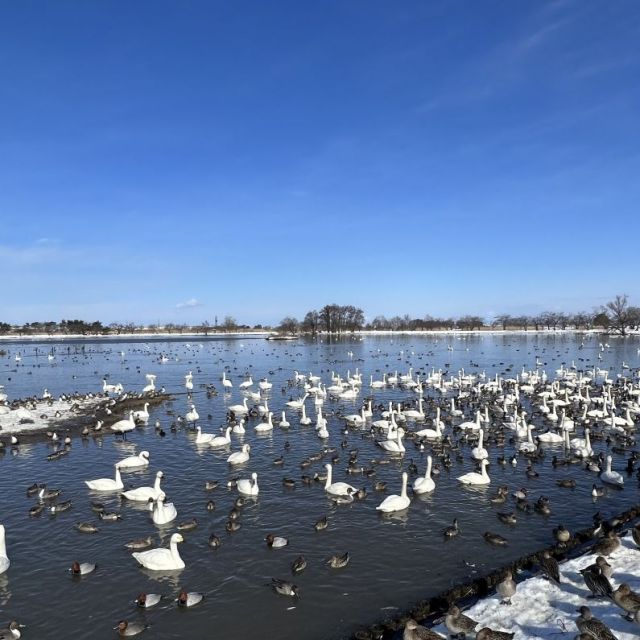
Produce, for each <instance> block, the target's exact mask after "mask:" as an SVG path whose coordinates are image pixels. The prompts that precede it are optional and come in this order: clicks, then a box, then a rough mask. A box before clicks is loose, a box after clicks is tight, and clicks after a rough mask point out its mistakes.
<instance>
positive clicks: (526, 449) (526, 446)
mask: <svg viewBox="0 0 640 640" xmlns="http://www.w3.org/2000/svg"><path fill="white" fill-rule="evenodd" d="M536 449H537V447H536V445H535V443H534V442H533V436H532V435H531V425H527V441H526V442H521V443H520V444H519V445H518V451H520V452H521V453H534V452H535V451H536Z"/></svg>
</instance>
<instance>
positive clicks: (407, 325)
mask: <svg viewBox="0 0 640 640" xmlns="http://www.w3.org/2000/svg"><path fill="white" fill-rule="evenodd" d="M489 327H494V328H501V329H503V330H505V331H506V330H507V329H516V330H517V329H519V330H524V331H526V330H528V329H534V330H536V331H540V330H543V329H546V330H557V329H569V328H571V329H577V330H588V329H601V330H603V331H610V332H613V333H620V334H622V335H626V333H627V332H628V331H629V330H638V329H640V307H633V306H631V305H630V304H629V300H628V296H626V295H618V296H616V297H615V298H614V299H613V300H612V301H610V302H608V303H607V304H606V305H604V306H602V307H600V308H597V309H594V310H593V311H591V312H589V311H579V312H577V313H564V312H562V311H543V312H542V313H538V314H535V315H510V314H507V313H501V314H499V315H497V316H496V317H495V318H494V319H493V320H492V321H491V322H487V321H486V320H485V319H484V318H482V317H481V316H476V315H464V316H461V317H459V318H434V317H433V316H430V315H427V316H425V317H424V318H412V317H411V316H409V315H408V314H405V315H403V316H392V317H390V318H387V317H386V316H383V315H379V316H376V317H375V318H373V320H371V321H370V322H366V321H365V317H364V312H363V311H362V309H358V308H356V307H354V306H351V305H347V306H341V305H337V304H330V305H326V306H324V307H322V309H320V311H315V310H314V311H309V312H307V314H306V315H305V316H304V318H303V320H302V321H299V320H298V319H296V318H294V317H292V316H287V317H285V318H283V319H282V321H281V322H280V324H279V325H278V327H277V329H278V331H279V332H280V333H283V334H296V333H311V334H315V333H318V332H327V333H345V332H352V331H359V330H362V329H367V330H375V331H442V330H452V329H459V330H462V331H476V330H478V329H482V328H489Z"/></svg>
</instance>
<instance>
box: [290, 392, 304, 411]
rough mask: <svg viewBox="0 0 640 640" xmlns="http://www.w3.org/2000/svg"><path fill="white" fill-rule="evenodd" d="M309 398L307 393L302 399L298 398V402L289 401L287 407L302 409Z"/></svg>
mask: <svg viewBox="0 0 640 640" xmlns="http://www.w3.org/2000/svg"><path fill="white" fill-rule="evenodd" d="M308 397H309V394H308V393H305V394H304V396H303V397H302V398H298V399H297V400H289V402H287V407H291V408H292V409H302V407H303V406H304V401H305V400H306V399H307V398H308Z"/></svg>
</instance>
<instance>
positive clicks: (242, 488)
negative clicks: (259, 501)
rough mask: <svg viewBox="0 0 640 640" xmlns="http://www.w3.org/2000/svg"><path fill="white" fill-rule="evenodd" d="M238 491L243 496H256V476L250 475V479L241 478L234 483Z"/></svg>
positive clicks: (254, 474) (255, 474)
mask: <svg viewBox="0 0 640 640" xmlns="http://www.w3.org/2000/svg"><path fill="white" fill-rule="evenodd" d="M236 487H238V491H239V492H240V493H241V494H242V495H244V496H257V495H258V493H259V491H260V488H259V487H258V474H257V473H255V472H254V473H252V474H251V478H242V479H241V480H238V482H237V483H236Z"/></svg>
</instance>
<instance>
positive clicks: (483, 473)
mask: <svg viewBox="0 0 640 640" xmlns="http://www.w3.org/2000/svg"><path fill="white" fill-rule="evenodd" d="M480 475H481V476H482V477H483V478H485V479H486V478H488V477H489V474H488V473H487V465H486V464H483V465H482V471H481V474H480Z"/></svg>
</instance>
